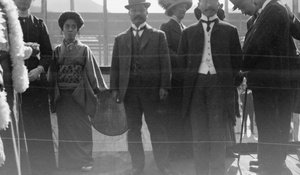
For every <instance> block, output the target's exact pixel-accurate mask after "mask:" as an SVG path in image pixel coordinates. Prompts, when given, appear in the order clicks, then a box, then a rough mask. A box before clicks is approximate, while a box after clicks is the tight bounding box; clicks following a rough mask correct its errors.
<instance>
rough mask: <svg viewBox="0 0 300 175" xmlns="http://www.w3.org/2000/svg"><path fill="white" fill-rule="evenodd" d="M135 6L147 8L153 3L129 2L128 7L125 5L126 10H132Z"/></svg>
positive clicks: (130, 0) (143, 1) (144, 1)
mask: <svg viewBox="0 0 300 175" xmlns="http://www.w3.org/2000/svg"><path fill="white" fill-rule="evenodd" d="M135 5H144V6H145V7H146V8H148V7H150V5H151V3H150V2H146V0H128V5H125V8H126V9H128V10H129V9H130V7H132V6H135Z"/></svg>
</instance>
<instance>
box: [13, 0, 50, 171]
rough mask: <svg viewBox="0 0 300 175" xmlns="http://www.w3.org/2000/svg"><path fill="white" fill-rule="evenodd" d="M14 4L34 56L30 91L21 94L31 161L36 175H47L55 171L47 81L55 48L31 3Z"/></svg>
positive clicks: (28, 63)
mask: <svg viewBox="0 0 300 175" xmlns="http://www.w3.org/2000/svg"><path fill="white" fill-rule="evenodd" d="M14 2H15V4H16V6H17V7H18V14H19V22H20V24H21V27H22V31H23V40H24V42H25V45H27V46H30V47H32V48H33V53H32V55H31V56H30V58H29V59H28V60H25V65H26V67H27V69H28V78H29V81H30V84H29V88H28V89H27V90H26V91H25V92H24V93H22V94H21V101H22V108H21V113H22V116H23V120H24V130H25V133H26V138H27V146H28V155H29V161H30V166H31V169H32V174H33V175H39V174H45V175H48V174H52V173H53V171H54V170H55V168H56V163H55V154H54V146H53V138H52V128H51V119H50V111H49V98H48V89H47V88H48V81H47V78H46V73H47V70H48V67H49V66H50V64H51V58H52V46H51V42H50V37H49V33H48V29H47V26H46V24H45V22H44V21H43V20H42V19H39V18H37V17H36V16H35V15H33V14H31V13H30V6H31V3H32V0H14Z"/></svg>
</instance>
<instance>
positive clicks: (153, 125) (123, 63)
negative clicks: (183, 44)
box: [110, 0, 173, 175]
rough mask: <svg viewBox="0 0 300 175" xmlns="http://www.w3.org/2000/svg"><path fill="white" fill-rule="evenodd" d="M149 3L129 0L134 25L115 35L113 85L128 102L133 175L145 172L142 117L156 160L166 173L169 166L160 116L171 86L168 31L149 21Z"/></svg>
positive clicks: (111, 75) (116, 97)
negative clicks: (150, 23) (161, 29)
mask: <svg viewBox="0 0 300 175" xmlns="http://www.w3.org/2000/svg"><path fill="white" fill-rule="evenodd" d="M149 6H150V3H149V2H145V0H129V5H126V6H125V8H126V9H128V10H129V16H130V19H131V21H132V25H131V27H130V28H129V29H127V30H126V31H124V32H123V33H121V34H119V35H118V36H117V37H116V38H115V43H114V48H113V56H112V63H111V74H110V88H111V89H112V92H113V96H114V98H115V99H116V101H117V102H118V101H124V105H125V110H126V115H127V122H128V128H129V130H128V135H127V139H128V150H129V153H130V155H131V160H132V168H133V170H132V174H134V175H137V174H142V172H143V169H144V166H145V156H144V149H143V143H142V137H141V127H142V116H143V114H144V117H145V121H146V123H147V125H148V129H149V132H150V135H151V137H150V138H151V142H152V148H153V154H154V159H155V161H156V164H157V167H158V169H159V170H160V172H161V173H162V174H164V175H165V174H173V173H172V172H171V171H170V169H169V161H168V158H169V148H168V144H166V142H167V135H166V130H165V128H164V127H163V125H162V121H161V120H162V119H161V117H162V116H161V115H158V110H157V109H158V108H159V105H160V103H162V101H163V100H165V99H166V97H167V95H168V89H170V86H171V68H170V67H171V66H170V58H169V51H168V45H167V40H166V36H165V34H164V33H163V32H162V31H160V30H157V29H154V28H152V27H151V26H149V25H148V24H147V23H146V19H147V16H148V7H149Z"/></svg>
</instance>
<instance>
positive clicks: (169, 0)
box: [158, 0, 193, 16]
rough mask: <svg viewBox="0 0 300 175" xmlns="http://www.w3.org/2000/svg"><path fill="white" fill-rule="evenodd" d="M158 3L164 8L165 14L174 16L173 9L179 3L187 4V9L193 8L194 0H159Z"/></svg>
mask: <svg viewBox="0 0 300 175" xmlns="http://www.w3.org/2000/svg"><path fill="white" fill-rule="evenodd" d="M158 4H159V5H160V6H161V7H162V8H164V9H165V10H166V11H165V14H166V15H167V16H172V15H173V14H172V9H173V8H174V7H176V6H177V5H179V4H186V6H187V10H188V9H189V8H191V6H192V4H193V1H192V0H158Z"/></svg>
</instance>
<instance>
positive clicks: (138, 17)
mask: <svg viewBox="0 0 300 175" xmlns="http://www.w3.org/2000/svg"><path fill="white" fill-rule="evenodd" d="M133 19H145V18H144V17H142V16H140V15H137V16H135V17H134V18H133Z"/></svg>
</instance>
